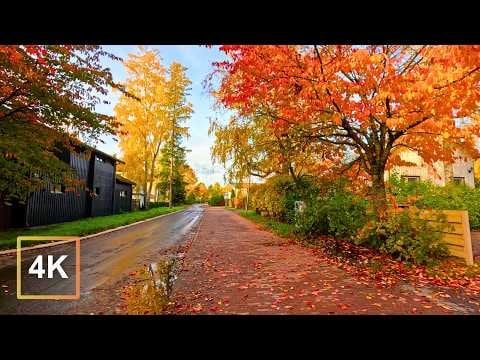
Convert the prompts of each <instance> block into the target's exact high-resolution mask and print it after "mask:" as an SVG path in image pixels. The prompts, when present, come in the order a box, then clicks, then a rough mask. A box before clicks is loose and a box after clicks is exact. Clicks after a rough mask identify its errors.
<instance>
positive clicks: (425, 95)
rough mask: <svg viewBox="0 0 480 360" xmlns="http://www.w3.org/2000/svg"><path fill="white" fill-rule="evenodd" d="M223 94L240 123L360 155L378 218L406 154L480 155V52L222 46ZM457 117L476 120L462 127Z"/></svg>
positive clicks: (430, 158) (357, 164) (347, 164)
mask: <svg viewBox="0 0 480 360" xmlns="http://www.w3.org/2000/svg"><path fill="white" fill-rule="evenodd" d="M221 50H223V51H224V52H225V53H226V54H227V55H228V57H229V58H228V60H227V61H224V62H219V63H215V64H214V66H215V71H214V73H215V74H217V75H220V80H221V82H220V86H219V88H218V89H215V95H216V96H217V98H218V100H219V102H220V103H221V104H223V105H224V106H226V107H228V108H231V109H235V110H236V111H237V112H238V113H239V114H240V115H242V116H252V115H256V114H258V112H261V113H262V114H265V115H267V116H269V117H270V118H271V119H272V121H273V125H272V127H273V128H280V129H285V130H286V131H287V133H288V134H292V133H293V132H295V131H301V132H303V136H304V137H305V138H307V139H309V140H310V141H312V142H319V143H324V144H330V145H331V146H332V147H333V148H334V149H338V150H339V151H345V152H347V153H349V154H353V156H351V157H350V160H349V161H343V162H342V165H343V166H342V167H343V168H347V169H352V168H357V169H358V170H359V171H364V172H365V173H366V174H368V176H369V179H370V182H371V194H370V195H371V196H372V199H373V204H374V207H375V210H376V214H377V216H382V215H383V213H384V210H385V207H386V195H385V183H384V174H385V170H386V169H387V168H388V167H390V166H393V165H395V164H402V160H401V157H400V156H399V154H400V150H401V149H409V150H411V151H415V152H417V153H418V154H419V155H420V156H421V157H422V158H423V159H424V161H425V162H426V163H427V164H432V163H433V162H435V161H437V160H442V161H445V162H452V161H453V160H454V158H455V156H457V154H458V153H461V154H463V155H464V156H477V149H476V147H475V141H476V137H477V136H478V135H479V134H480V128H479V122H478V107H477V103H478V99H479V76H480V47H479V46H450V45H448V46H443V45H442V46H397V45H383V46H377V45H375V46H374V45H371V46H350V45H349V46H333V45H325V46H316V45H315V46H223V47H221ZM455 118H457V119H458V118H468V120H466V121H463V124H462V126H459V125H458V122H456V121H454V119H455Z"/></svg>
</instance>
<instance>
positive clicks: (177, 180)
mask: <svg viewBox="0 0 480 360" xmlns="http://www.w3.org/2000/svg"><path fill="white" fill-rule="evenodd" d="M186 70H187V69H186V68H185V67H184V66H182V65H181V64H179V63H176V62H173V63H172V64H171V65H170V68H169V79H168V81H167V85H166V98H167V101H166V111H167V117H168V124H169V132H170V141H169V143H168V145H166V149H165V151H164V155H166V154H168V155H169V156H170V161H169V164H167V163H166V161H167V159H163V162H164V165H167V166H168V168H169V179H168V181H169V183H168V194H169V195H168V201H169V206H170V207H172V206H173V204H174V203H175V201H178V199H180V198H182V196H181V195H180V194H181V193H182V192H183V200H184V199H185V185H184V184H183V179H182V177H181V175H180V169H179V166H182V165H183V164H185V160H184V157H185V149H183V148H182V147H181V145H180V144H181V141H182V138H183V137H188V135H189V134H188V127H186V126H183V125H184V123H185V122H186V121H187V120H188V119H189V118H190V116H191V114H192V113H193V109H192V104H190V103H189V102H188V101H187V96H188V90H189V89H190V88H189V85H190V84H191V81H190V80H189V79H188V78H187V75H186ZM182 156H183V157H182ZM180 159H183V160H182V161H180ZM163 173H164V171H162V174H163ZM177 174H178V175H177ZM162 178H163V176H162ZM182 184H183V185H182ZM182 186H183V190H182ZM175 191H176V193H175ZM176 199H177V200H176ZM183 200H182V201H183Z"/></svg>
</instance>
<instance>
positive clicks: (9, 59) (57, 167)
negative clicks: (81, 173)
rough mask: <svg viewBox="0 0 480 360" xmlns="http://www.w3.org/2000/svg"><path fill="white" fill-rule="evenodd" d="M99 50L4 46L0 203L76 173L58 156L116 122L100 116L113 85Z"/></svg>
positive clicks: (110, 130)
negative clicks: (80, 138)
mask: <svg viewBox="0 0 480 360" xmlns="http://www.w3.org/2000/svg"><path fill="white" fill-rule="evenodd" d="M105 57H106V58H110V59H113V60H120V59H119V58H118V57H116V56H114V55H112V54H110V53H108V52H105V51H104V50H102V48H101V47H100V46H90V45H4V46H0V168H1V169H2V171H0V198H2V199H4V200H13V199H19V200H23V199H25V198H26V196H27V195H28V193H29V192H30V191H32V190H34V189H36V188H39V187H42V186H45V185H46V184H47V182H48V180H49V179H53V178H55V179H59V180H60V181H66V180H68V178H70V177H71V175H73V174H72V172H71V169H70V168H69V167H68V166H65V164H64V163H63V162H61V161H60V160H59V159H58V158H57V157H56V156H55V153H56V152H57V151H60V150H61V148H62V147H70V146H71V145H72V144H71V142H72V141H73V142H75V139H73V138H74V137H76V136H79V135H82V137H83V138H84V140H85V139H86V140H91V141H94V140H97V139H98V138H99V137H100V136H101V135H103V134H106V133H107V134H114V133H115V131H116V129H117V123H116V122H115V120H114V118H113V117H112V116H109V115H105V114H101V113H99V112H98V111H96V110H95V109H96V105H98V104H101V103H102V102H103V103H105V102H106V99H105V98H104V95H106V94H107V93H108V91H109V90H110V88H111V87H115V88H118V89H120V90H122V91H124V90H123V88H122V87H121V86H119V85H117V84H115V83H114V81H113V79H112V74H111V72H110V70H109V69H108V68H105V67H104V66H103V65H102V64H101V59H102V58H105Z"/></svg>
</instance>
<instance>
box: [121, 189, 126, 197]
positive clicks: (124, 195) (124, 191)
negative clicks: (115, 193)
mask: <svg viewBox="0 0 480 360" xmlns="http://www.w3.org/2000/svg"><path fill="white" fill-rule="evenodd" d="M120 197H121V198H124V197H127V191H126V190H120Z"/></svg>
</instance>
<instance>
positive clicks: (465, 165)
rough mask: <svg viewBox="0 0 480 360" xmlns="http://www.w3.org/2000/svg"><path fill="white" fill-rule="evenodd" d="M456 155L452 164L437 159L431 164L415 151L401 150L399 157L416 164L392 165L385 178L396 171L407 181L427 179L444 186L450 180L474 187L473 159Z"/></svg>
mask: <svg viewBox="0 0 480 360" xmlns="http://www.w3.org/2000/svg"><path fill="white" fill-rule="evenodd" d="M456 155H457V156H458V157H459V159H458V160H456V161H455V162H454V163H453V164H447V163H444V162H443V161H437V162H435V163H434V164H433V165H428V164H426V163H425V162H424V161H423V159H422V158H421V157H420V156H419V155H418V154H417V153H416V152H414V151H411V150H405V151H402V153H401V155H400V157H401V159H402V160H404V161H408V162H411V163H414V164H416V165H413V166H394V167H393V169H391V170H390V171H387V172H386V173H385V179H386V180H387V179H388V178H389V177H390V174H392V173H393V172H396V173H397V174H398V175H399V176H401V177H402V178H403V179H405V180H407V181H419V180H422V181H425V180H429V181H431V182H432V183H433V184H435V185H438V186H445V185H446V184H447V183H448V182H451V181H452V182H456V183H461V184H465V185H467V186H468V187H471V188H474V187H475V178H474V160H473V159H471V158H469V157H464V158H463V159H462V158H461V156H460V155H461V154H460V153H457V154H456Z"/></svg>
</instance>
